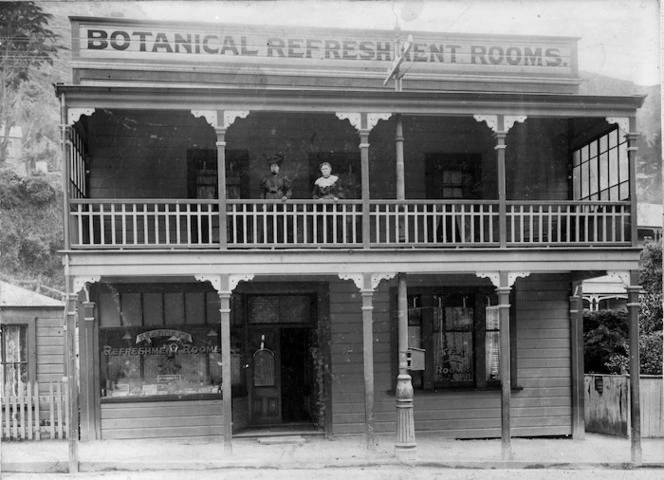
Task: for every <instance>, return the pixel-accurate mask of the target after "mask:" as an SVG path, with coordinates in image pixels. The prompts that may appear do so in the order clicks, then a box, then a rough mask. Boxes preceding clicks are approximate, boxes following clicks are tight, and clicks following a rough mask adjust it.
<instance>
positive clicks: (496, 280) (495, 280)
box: [475, 272, 500, 287]
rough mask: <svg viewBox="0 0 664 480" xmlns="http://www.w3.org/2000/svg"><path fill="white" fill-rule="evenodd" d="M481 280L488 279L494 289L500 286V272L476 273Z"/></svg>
mask: <svg viewBox="0 0 664 480" xmlns="http://www.w3.org/2000/svg"><path fill="white" fill-rule="evenodd" d="M475 276H476V277H479V278H488V279H489V281H490V282H491V283H492V284H493V286H494V287H499V286H500V272H475Z"/></svg>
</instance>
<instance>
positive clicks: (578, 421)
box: [569, 282, 586, 440]
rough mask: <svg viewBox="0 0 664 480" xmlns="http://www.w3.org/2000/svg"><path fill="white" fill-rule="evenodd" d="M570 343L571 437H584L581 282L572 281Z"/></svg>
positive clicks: (577, 438)
mask: <svg viewBox="0 0 664 480" xmlns="http://www.w3.org/2000/svg"><path fill="white" fill-rule="evenodd" d="M569 320H570V344H571V357H572V438H573V439H574V440H583V439H584V438H585V428H586V427H585V417H584V416H585V406H584V400H585V399H584V390H583V388H584V384H583V291H582V286H581V282H573V283H572V295H571V296H570V297H569Z"/></svg>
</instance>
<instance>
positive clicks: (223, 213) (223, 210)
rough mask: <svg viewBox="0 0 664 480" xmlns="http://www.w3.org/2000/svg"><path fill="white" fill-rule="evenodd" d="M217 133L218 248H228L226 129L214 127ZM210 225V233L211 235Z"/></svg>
mask: <svg viewBox="0 0 664 480" xmlns="http://www.w3.org/2000/svg"><path fill="white" fill-rule="evenodd" d="M215 132H216V134H217V142H216V145H217V181H218V187H217V196H218V197H219V249H220V250H226V249H227V248H228V230H227V228H226V219H227V216H228V215H227V210H228V208H227V203H228V199H227V197H228V195H227V194H226V129H225V128H216V129H215ZM211 230H212V228H211V226H210V235H212V231H211Z"/></svg>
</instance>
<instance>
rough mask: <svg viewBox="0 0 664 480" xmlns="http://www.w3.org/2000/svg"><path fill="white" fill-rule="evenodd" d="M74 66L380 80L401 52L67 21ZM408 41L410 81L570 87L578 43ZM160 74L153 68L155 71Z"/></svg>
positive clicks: (310, 31) (364, 44)
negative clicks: (518, 81)
mask: <svg viewBox="0 0 664 480" xmlns="http://www.w3.org/2000/svg"><path fill="white" fill-rule="evenodd" d="M72 27H73V57H74V60H75V61H78V63H77V64H76V65H81V64H83V65H86V64H88V65H89V64H91V63H94V62H97V63H98V64H103V65H105V67H106V68H114V66H118V65H123V66H124V68H126V66H127V62H131V63H134V64H135V63H139V64H140V63H145V64H149V65H153V66H158V65H163V66H167V65H174V64H197V65H200V67H201V68H212V69H214V68H222V69H228V68H233V69H235V71H237V73H243V72H241V69H242V68H243V67H245V68H247V69H248V70H249V71H251V70H252V68H251V67H253V68H258V69H260V70H261V72H263V73H272V74H275V75H278V74H292V73H293V72H294V71H296V72H297V73H298V74H299V75H315V76H339V75H344V74H345V75H347V76H348V77H353V76H365V77H366V76H377V77H384V74H385V72H386V71H387V70H388V69H389V68H390V66H391V65H392V62H393V61H394V60H395V58H397V56H398V55H399V52H398V51H397V48H396V46H397V45H398V44H399V40H397V35H396V33H395V32H394V31H385V30H381V31H370V30H367V31H361V30H346V29H330V28H294V27H274V26H260V27H258V26H255V25H237V24H209V23H173V22H145V21H143V22H139V21H131V20H124V19H115V18H113V19H99V18H72ZM408 35H412V36H413V41H412V45H411V48H410V49H409V51H408V53H407V54H406V55H405V62H404V66H403V67H402V68H404V69H408V74H409V76H413V75H415V76H423V78H424V77H429V76H440V75H453V74H457V75H458V74H463V75H470V76H472V75H482V76H483V77H486V76H487V75H495V76H499V77H500V76H508V77H526V78H536V77H546V78H567V79H573V78H576V76H577V51H576V41H577V39H576V38H570V37H539V36H535V37H533V36H512V35H509V36H507V35H502V36H493V35H492V36H487V35H467V34H464V35H462V34H451V33H450V34H440V33H431V32H401V33H400V37H401V40H402V41H403V42H405V41H406V37H407V36H408ZM157 68H158V67H157Z"/></svg>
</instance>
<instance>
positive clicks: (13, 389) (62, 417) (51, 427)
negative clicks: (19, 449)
mask: <svg viewBox="0 0 664 480" xmlns="http://www.w3.org/2000/svg"><path fill="white" fill-rule="evenodd" d="M0 393H1V397H0V404H1V405H2V411H1V414H2V418H1V423H0V431H1V432H2V440H43V439H64V438H66V436H67V425H68V424H69V408H68V405H69V399H68V396H67V395H68V394H67V385H66V384H65V383H61V382H52V383H48V384H42V385H41V386H40V385H39V384H38V383H37V382H34V383H27V384H19V385H11V384H7V385H5V386H4V388H3V389H2V392H0Z"/></svg>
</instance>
